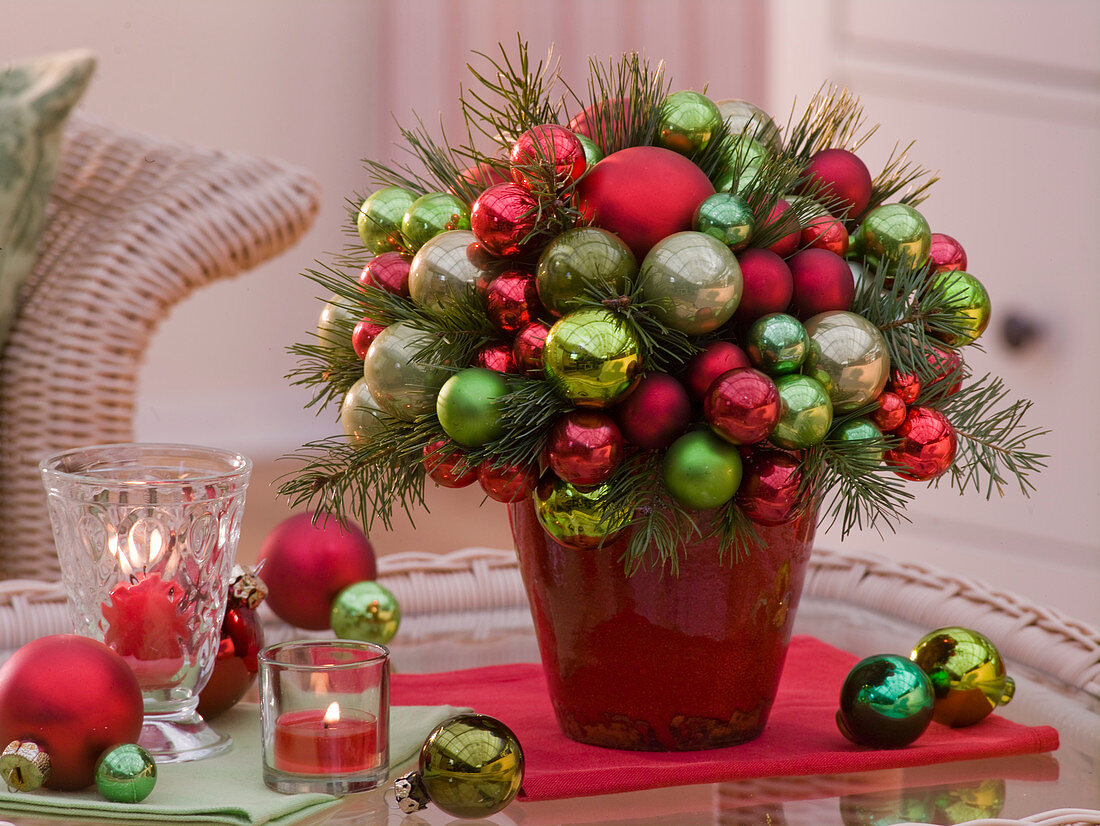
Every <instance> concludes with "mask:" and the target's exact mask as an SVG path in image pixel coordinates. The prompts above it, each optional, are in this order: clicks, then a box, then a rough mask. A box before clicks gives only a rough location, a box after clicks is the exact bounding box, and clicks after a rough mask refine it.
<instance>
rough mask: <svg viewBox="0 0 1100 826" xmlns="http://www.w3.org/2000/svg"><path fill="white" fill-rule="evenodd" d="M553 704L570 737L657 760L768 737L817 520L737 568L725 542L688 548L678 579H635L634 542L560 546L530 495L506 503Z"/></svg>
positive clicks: (772, 532)
mask: <svg viewBox="0 0 1100 826" xmlns="http://www.w3.org/2000/svg"><path fill="white" fill-rule="evenodd" d="M508 515H509V519H510V522H511V525H512V534H513V537H514V538H515V542H516V550H517V553H518V554H519V563H520V569H521V572H522V575H523V581H524V585H525V586H526V589H527V596H528V599H529V600H530V603H531V613H532V615H533V617H534V620H535V630H536V634H537V637H538V644H539V650H540V653H541V656H542V663H543V668H544V669H545V671H546V680H547V683H548V685H549V691H550V699H551V701H552V703H553V706H554V712H555V713H556V715H557V718H558V723H559V724H560V726H561V729H562V731H563V732H564V733H565V734H566V735H567V736H568V737H570V738H572V739H574V740H578V741H580V742H582V743H590V744H592V745H597V746H607V747H609V748H619V749H634V750H646V751H680V750H691V749H708V748H720V747H722V746H730V745H734V744H736V743H743V742H745V741H747V740H751V739H753V738H754V737H756V736H758V735H759V734H760V732H761V731H763V729H764V724H765V722H766V721H767V718H768V712H769V711H770V710H771V706H772V703H773V702H774V700H775V693H776V690H777V688H778V686H779V675H780V672H781V671H782V669H783V661H784V659H785V658H786V655H787V646H788V643H789V642H790V638H791V626H792V625H793V623H794V614H795V609H796V608H797V607H798V600H799V596H800V595H801V592H802V583H803V581H804V579H805V575H806V567H807V564H808V562H809V559H810V550H811V546H812V544H813V536H814V527H815V523H814V519H813V518H812V516H811V517H810V518H805V519H801V520H798V521H795V522H791V523H788V524H785V525H780V526H778V527H764V526H757V531H758V532H759V534H760V536H761V539H762V540H763V543H764V544H763V546H762V547H760V548H755V549H753V551H752V552H751V554H749V555H748V557H747V558H743V559H741V560H738V561H736V562H733V561H730V560H729V559H728V558H727V559H726V560H722V559H719V556H718V541H717V539H716V538H713V537H712V538H710V539H708V540H702V541H695V542H692V543H690V544H688V545H686V546H685V547H684V548H682V549H681V552H680V555H679V559H680V563H679V573H678V575H673V574H671V573H668V572H665V573H664V574H663V575H662V572H661V571H660V570H651V569H643V570H640V571H638V572H636V573H634V574H633V575H631V576H627V574H626V573H625V570H624V566H623V562H622V559H623V554H624V552H625V549H626V540H625V538H620V539H617V540H616V541H614V542H609V543H607V544H606V545H605V546H604V547H603V548H600V549H598V550H595V551H580V550H576V549H573V548H569V547H566V546H564V545H560V544H558V543H557V542H555V541H554V540H553V538H552V537H551V536H550V535H549V534H547V533H546V532H545V531H544V530H543V529H542V526H541V525H540V524H539V522H538V519H537V518H536V516H535V508H534V505H533V503H532V501H531V500H530V498H528V499H525V500H523V501H521V502H517V503H515V504H512V505H509V506H508Z"/></svg>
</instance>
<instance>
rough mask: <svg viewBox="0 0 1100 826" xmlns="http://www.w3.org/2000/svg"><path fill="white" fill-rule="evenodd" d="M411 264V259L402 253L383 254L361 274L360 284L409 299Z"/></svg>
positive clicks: (373, 260) (370, 262)
mask: <svg viewBox="0 0 1100 826" xmlns="http://www.w3.org/2000/svg"><path fill="white" fill-rule="evenodd" d="M410 264H411V261H410V260H409V258H408V257H407V256H405V255H403V254H402V253H400V252H383V253H381V254H379V255H376V256H374V258H372V259H371V260H370V261H368V262H367V264H366V266H365V267H363V271H362V272H360V273H359V283H360V284H362V285H363V286H364V287H366V286H368V285H371V286H375V287H377V288H378V289H380V290H385V291H386V292H388V293H393V294H394V295H399V296H402V297H403V298H408V297H409V267H410Z"/></svg>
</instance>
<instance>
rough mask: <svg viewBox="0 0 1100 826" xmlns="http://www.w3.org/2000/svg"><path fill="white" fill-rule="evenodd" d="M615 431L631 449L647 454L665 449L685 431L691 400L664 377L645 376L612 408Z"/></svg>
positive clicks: (662, 374)
mask: <svg viewBox="0 0 1100 826" xmlns="http://www.w3.org/2000/svg"><path fill="white" fill-rule="evenodd" d="M614 413H615V419H616V421H618V423H619V430H620V431H622V434H623V436H624V437H625V438H626V440H627V441H628V442H630V443H631V444H632V445H637V446H638V447H642V448H646V449H647V450H660V449H662V448H666V447H668V446H669V445H670V444H672V443H673V442H674V441H676V438H677V437H678V436H680V435H681V434H682V433H683V432H684V431H685V430H687V426H688V423H689V422H690V421H691V399H690V398H689V397H688V393H687V390H685V389H684V386H683V385H682V384H680V382H678V381H677V380H676V379H674V378H673V377H672V376H670V375H668V374H667V373H648V374H647V375H645V376H643V377H642V379H641V381H639V382H638V384H637V386H636V387H635V388H634V390H633V392H631V394H630V395H629V396H627V397H626V398H625V399H624V400H623V401H621V402H619V404H618V405H616V407H615V410H614Z"/></svg>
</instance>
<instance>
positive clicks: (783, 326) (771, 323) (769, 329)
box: [745, 313, 810, 376]
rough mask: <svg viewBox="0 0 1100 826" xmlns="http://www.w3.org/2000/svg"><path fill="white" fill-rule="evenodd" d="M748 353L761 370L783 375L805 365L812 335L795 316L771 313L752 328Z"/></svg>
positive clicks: (746, 348)
mask: <svg viewBox="0 0 1100 826" xmlns="http://www.w3.org/2000/svg"><path fill="white" fill-rule="evenodd" d="M745 352H746V353H747V354H748V357H749V359H750V360H751V361H752V363H753V365H754V366H755V367H757V368H759V369H760V370H761V371H762V372H764V373H767V374H768V375H769V376H782V375H786V374H788V373H794V372H796V371H797V370H798V369H799V368H800V367H801V366H802V362H804V361H805V360H806V356H807V355H808V354H809V352H810V337H809V336H808V335H807V334H806V328H805V327H803V326H802V322H801V321H799V320H798V319H797V318H795V317H794V316H793V315H787V314H786V313H769V314H768V315H765V316H761V317H760V318H758V319H756V321H754V322H753V323H752V326H751V327H749V331H748V334H747V336H746V339H745Z"/></svg>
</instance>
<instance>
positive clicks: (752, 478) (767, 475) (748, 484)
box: [737, 450, 802, 525]
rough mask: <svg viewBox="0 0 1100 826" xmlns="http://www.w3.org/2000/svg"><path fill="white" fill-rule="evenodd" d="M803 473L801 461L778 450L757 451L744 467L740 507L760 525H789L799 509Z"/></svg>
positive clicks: (738, 492) (740, 490)
mask: <svg viewBox="0 0 1100 826" xmlns="http://www.w3.org/2000/svg"><path fill="white" fill-rule="evenodd" d="M801 482H802V471H801V470H800V469H799V465H798V460H797V459H796V458H795V457H794V456H791V455H790V454H789V453H783V452H782V451H779V450H758V451H754V452H753V454H752V456H750V457H749V459H748V461H747V462H746V463H745V465H744V471H743V472H742V476H741V487H739V488H738V489H737V504H738V505H739V506H740V507H741V510H743V511H744V512H745V516H747V517H748V518H749V519H751V520H752V521H753V522H758V523H760V524H761V525H781V524H783V523H784V522H789V521H790V520H791V519H792V518H793V517H794V515H795V511H796V510H797V509H798V502H799V499H798V489H799V486H800V484H801Z"/></svg>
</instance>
